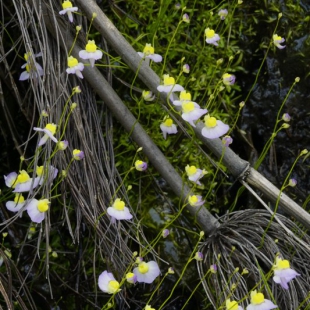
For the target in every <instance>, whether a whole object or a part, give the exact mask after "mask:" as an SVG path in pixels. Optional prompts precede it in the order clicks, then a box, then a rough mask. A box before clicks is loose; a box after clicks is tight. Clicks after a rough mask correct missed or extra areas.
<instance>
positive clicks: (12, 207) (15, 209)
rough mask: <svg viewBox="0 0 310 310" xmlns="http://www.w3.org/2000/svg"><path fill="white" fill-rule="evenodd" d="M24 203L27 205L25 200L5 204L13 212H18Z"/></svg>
mask: <svg viewBox="0 0 310 310" xmlns="http://www.w3.org/2000/svg"><path fill="white" fill-rule="evenodd" d="M24 205H25V201H24V202H18V203H16V202H15V201H8V202H7V203H6V204H5V206H6V208H7V209H8V210H9V211H12V212H18V211H19V210H20V209H21V208H22V207H23V206H24Z"/></svg>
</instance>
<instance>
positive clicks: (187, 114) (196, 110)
mask: <svg viewBox="0 0 310 310" xmlns="http://www.w3.org/2000/svg"><path fill="white" fill-rule="evenodd" d="M206 113H208V110H207V109H201V108H200V106H199V104H198V103H196V102H193V101H186V102H183V103H182V118H183V119H184V120H185V121H187V122H188V123H190V124H191V125H192V126H193V127H196V125H195V124H194V122H195V121H197V120H198V119H199V118H200V117H201V116H203V115H204V114H206Z"/></svg>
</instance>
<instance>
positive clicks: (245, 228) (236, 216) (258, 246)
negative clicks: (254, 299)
mask: <svg viewBox="0 0 310 310" xmlns="http://www.w3.org/2000/svg"><path fill="white" fill-rule="evenodd" d="M277 216H278V218H279V219H280V220H281V222H282V223H283V224H284V225H285V226H286V227H287V228H288V229H289V230H291V231H293V232H294V233H295V235H296V236H298V237H299V238H300V239H302V240H303V241H304V242H305V243H306V244H309V243H310V237H309V236H308V235H306V234H305V233H304V231H303V230H301V229H300V228H299V227H298V226H297V225H296V224H294V223H293V222H292V221H291V220H289V219H287V218H286V217H284V216H282V215H277ZM220 221H221V222H222V225H221V226H220V228H219V229H218V230H217V231H216V232H215V233H214V235H212V236H210V237H209V238H208V239H207V240H206V241H205V242H204V243H203V244H202V245H201V247H200V251H201V252H203V254H204V256H205V258H204V261H203V262H202V263H199V264H198V269H199V273H200V277H201V279H203V277H204V274H206V272H207V271H208V269H209V268H210V266H211V265H212V264H216V265H217V268H218V271H217V273H216V274H212V275H211V276H210V277H208V278H207V279H204V280H203V286H204V289H205V291H206V294H207V296H208V298H209V299H210V301H211V302H212V304H213V306H214V307H215V308H218V307H219V306H220V305H223V303H224V302H225V300H226V299H227V298H232V299H235V300H244V298H245V297H247V298H248V301H249V292H250V290H252V289H253V288H254V286H255V285H256V284H258V287H257V289H261V288H263V290H262V291H263V293H264V294H265V296H266V298H268V299H273V297H274V298H275V299H276V301H277V305H278V307H279V309H287V310H295V309H297V308H298V307H299V305H300V304H301V302H303V301H304V300H305V299H306V297H307V295H308V292H309V290H310V284H309V276H310V271H309V263H308V261H309V256H310V251H309V250H308V248H305V247H303V246H302V245H301V244H300V243H299V242H297V241H296V240H295V239H294V238H292V237H291V236H289V235H288V234H287V233H286V231H285V230H284V229H283V228H282V226H281V225H280V224H278V223H276V222H271V224H270V214H269V212H268V211H262V210H246V211H239V212H234V213H231V214H229V215H225V216H223V217H222V218H221V219H220ZM269 224H270V227H269ZM267 227H269V229H268V230H267V233H265V230H266V229H267ZM263 236H264V238H263ZM277 253H279V254H280V255H281V256H282V257H283V258H285V259H288V260H289V261H290V262H291V267H292V268H293V269H294V270H296V271H297V272H298V273H300V274H301V276H299V277H296V278H295V279H294V280H293V281H291V282H290V284H289V290H284V289H282V288H281V286H280V285H278V284H276V283H274V282H273V281H272V276H273V274H272V272H271V270H272V266H273V264H274V262H275V257H276V254H277ZM236 268H240V269H239V270H238V271H237V269H236ZM243 268H247V269H248V271H249V273H248V274H242V270H241V269H243ZM270 272H271V273H270ZM267 274H268V275H267ZM266 277H267V278H266ZM265 281H266V282H268V285H269V287H270V288H271V292H272V295H273V297H272V295H271V294H270V292H269V291H268V290H267V289H266V285H265ZM233 284H236V288H235V289H232V285H233ZM248 303H249V302H247V304H248ZM241 304H243V306H245V304H246V303H245V302H241ZM305 305H308V306H309V305H310V301H307V302H306V303H305Z"/></svg>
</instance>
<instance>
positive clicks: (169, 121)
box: [164, 118, 173, 127]
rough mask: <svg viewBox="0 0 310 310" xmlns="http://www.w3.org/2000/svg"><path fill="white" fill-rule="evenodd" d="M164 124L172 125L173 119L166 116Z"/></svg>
mask: <svg viewBox="0 0 310 310" xmlns="http://www.w3.org/2000/svg"><path fill="white" fill-rule="evenodd" d="M164 125H165V126H167V127H171V126H172V125H173V120H172V119H171V118H167V119H166V120H165V121H164Z"/></svg>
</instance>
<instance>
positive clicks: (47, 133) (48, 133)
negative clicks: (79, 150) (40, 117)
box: [33, 123, 58, 146]
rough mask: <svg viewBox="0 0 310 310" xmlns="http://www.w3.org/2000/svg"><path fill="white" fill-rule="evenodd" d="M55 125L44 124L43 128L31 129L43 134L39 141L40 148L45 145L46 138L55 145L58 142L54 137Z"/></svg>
mask: <svg viewBox="0 0 310 310" xmlns="http://www.w3.org/2000/svg"><path fill="white" fill-rule="evenodd" d="M56 128H57V125H55V124H53V123H49V124H46V126H45V127H44V128H38V127H33V130H35V131H42V132H44V136H43V137H42V138H41V139H40V141H39V144H38V146H42V145H44V144H45V143H46V141H47V140H48V138H50V139H51V140H53V141H54V142H55V143H57V142H58V140H57V139H56V138H55V137H54V134H55V132H56Z"/></svg>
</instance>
